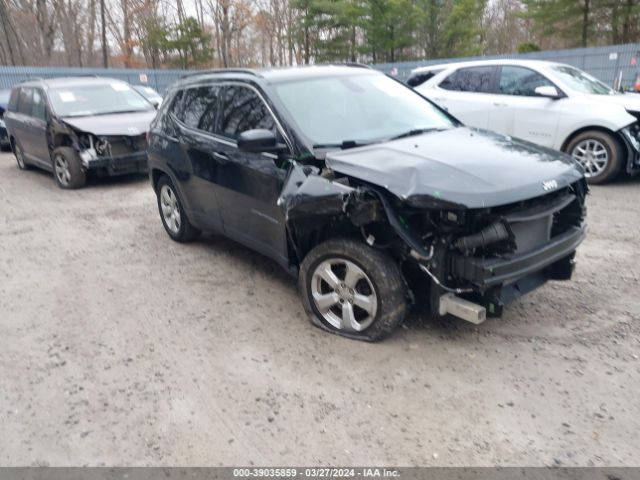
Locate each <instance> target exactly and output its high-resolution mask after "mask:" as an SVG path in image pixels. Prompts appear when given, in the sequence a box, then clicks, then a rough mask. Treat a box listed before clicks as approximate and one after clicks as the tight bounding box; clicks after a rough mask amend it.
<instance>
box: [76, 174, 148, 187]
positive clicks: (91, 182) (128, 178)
mask: <svg viewBox="0 0 640 480" xmlns="http://www.w3.org/2000/svg"><path fill="white" fill-rule="evenodd" d="M148 180H149V176H148V175H147V174H146V173H128V174H126V175H116V176H108V175H89V176H87V184H86V186H85V188H87V187H89V188H110V187H116V186H119V185H134V184H136V183H140V184H142V183H143V182H146V181H148Z"/></svg>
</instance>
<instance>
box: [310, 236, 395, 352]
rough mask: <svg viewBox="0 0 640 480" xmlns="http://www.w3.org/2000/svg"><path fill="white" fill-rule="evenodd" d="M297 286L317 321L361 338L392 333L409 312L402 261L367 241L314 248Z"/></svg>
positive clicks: (330, 242) (341, 241)
mask: <svg viewBox="0 0 640 480" xmlns="http://www.w3.org/2000/svg"><path fill="white" fill-rule="evenodd" d="M298 288H299V290H300V294H301V296H302V303H303V305H304V309H305V311H306V312H307V315H308V316H309V319H310V320H311V322H312V323H313V324H314V325H315V326H317V327H320V328H322V329H324V330H327V331H329V332H332V333H336V334H338V335H342V336H345V337H349V338H353V339H357V340H366V341H378V340H382V339H384V338H386V337H388V336H389V335H391V333H392V332H393V331H394V330H395V328H396V327H397V326H398V325H399V324H400V323H401V322H402V321H403V320H404V317H405V314H406V308H407V304H406V298H405V288H404V282H403V280H402V274H401V272H400V268H399V267H398V264H397V263H396V262H395V261H394V260H393V258H391V257H390V256H389V255H387V254H386V253H384V252H382V251H380V250H375V249H373V248H371V247H369V246H368V245H366V244H363V243H362V242H356V241H353V240H348V239H334V240H328V241H326V242H324V243H321V244H320V245H318V246H316V247H315V248H313V249H312V250H311V251H310V252H309V253H308V254H307V256H306V257H305V259H304V261H303V262H302V264H301V265H300V273H299V277H298Z"/></svg>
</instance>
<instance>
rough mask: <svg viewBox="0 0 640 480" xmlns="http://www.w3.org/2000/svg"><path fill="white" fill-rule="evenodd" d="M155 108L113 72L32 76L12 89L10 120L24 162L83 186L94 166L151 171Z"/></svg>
mask: <svg viewBox="0 0 640 480" xmlns="http://www.w3.org/2000/svg"><path fill="white" fill-rule="evenodd" d="M154 116H155V108H154V107H153V105H151V104H150V103H149V102H148V101H147V100H146V99H145V98H144V97H143V96H142V95H140V94H139V93H138V92H136V91H135V90H133V89H132V88H131V87H130V86H129V84H127V83H125V82H122V81H120V80H113V79H109V78H97V77H96V78H88V77H77V78H71V77H70V78H57V79H50V80H32V81H28V82H24V83H21V84H19V85H17V86H15V87H14V88H13V89H12V90H11V97H10V99H9V105H8V108H7V112H6V113H5V115H4V121H5V123H6V126H7V130H8V132H9V141H10V144H11V148H12V149H13V151H14V153H15V156H16V160H17V162H18V166H19V167H20V168H21V169H22V170H24V169H26V168H28V167H29V166H32V165H33V166H37V167H40V168H43V169H45V170H48V171H51V172H53V174H54V177H55V179H56V181H57V182H58V185H59V186H60V187H62V188H79V187H82V186H83V185H84V184H85V181H86V175H87V172H89V171H95V172H98V173H101V174H107V175H118V174H123V173H134V172H146V171H147V153H146V149H147V141H146V133H147V131H148V130H149V124H150V123H151V120H152V119H153V117H154Z"/></svg>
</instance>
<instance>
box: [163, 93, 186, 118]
mask: <svg viewBox="0 0 640 480" xmlns="http://www.w3.org/2000/svg"><path fill="white" fill-rule="evenodd" d="M183 93H184V90H178V91H177V92H176V93H175V95H173V97H172V98H170V99H169V100H168V101H169V102H171V103H168V104H167V105H168V107H167V112H169V113H172V114H173V115H174V116H175V117H176V118H178V119H180V120H182V118H183V116H182V102H181V100H182V94H183Z"/></svg>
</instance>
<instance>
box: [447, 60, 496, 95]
mask: <svg viewBox="0 0 640 480" xmlns="http://www.w3.org/2000/svg"><path fill="white" fill-rule="evenodd" d="M494 73H495V67H491V66H486V67H469V68H461V69H459V70H456V71H455V72H453V73H452V74H451V75H449V76H448V77H447V78H445V79H444V80H443V81H442V82H440V87H441V88H444V89H445V90H456V91H460V92H480V93H491V89H492V83H493V76H494Z"/></svg>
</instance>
